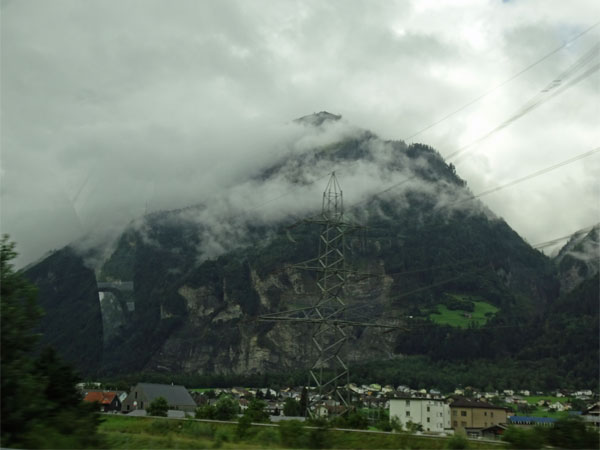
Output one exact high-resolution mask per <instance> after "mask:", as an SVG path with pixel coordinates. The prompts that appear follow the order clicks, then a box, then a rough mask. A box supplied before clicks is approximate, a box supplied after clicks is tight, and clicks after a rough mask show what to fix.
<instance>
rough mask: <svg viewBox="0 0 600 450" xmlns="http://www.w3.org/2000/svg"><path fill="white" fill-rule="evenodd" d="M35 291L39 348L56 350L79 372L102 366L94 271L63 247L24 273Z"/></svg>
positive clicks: (99, 310)
mask: <svg viewBox="0 0 600 450" xmlns="http://www.w3.org/2000/svg"><path fill="white" fill-rule="evenodd" d="M25 276H26V277H27V278H28V279H29V280H30V281H31V282H32V283H33V284H35V285H36V286H37V288H38V303H39V305H40V307H41V308H42V309H43V310H44V312H45V314H44V316H43V317H42V318H41V320H40V325H39V332H40V333H41V342H40V345H41V346H46V345H50V346H52V347H54V348H56V349H58V350H59V352H60V353H61V355H62V356H63V357H64V358H65V359H66V360H67V361H69V362H71V363H73V364H75V365H76V366H77V367H78V369H79V370H81V371H82V372H83V373H93V372H95V371H98V370H99V369H100V368H101V366H102V348H103V344H102V341H103V335H102V333H103V331H102V312H101V309H100V303H99V302H98V290H97V286H96V277H95V275H94V272H93V271H92V270H90V269H89V268H87V267H85V265H84V263H83V259H82V257H81V256H80V255H78V254H76V253H75V252H74V251H73V250H72V249H71V248H69V247H66V248H64V249H62V250H59V251H56V252H54V253H52V254H51V255H50V256H48V257H47V258H45V259H44V260H43V261H41V262H39V263H38V264H35V265H34V266H32V267H30V268H29V269H28V270H26V271H25Z"/></svg>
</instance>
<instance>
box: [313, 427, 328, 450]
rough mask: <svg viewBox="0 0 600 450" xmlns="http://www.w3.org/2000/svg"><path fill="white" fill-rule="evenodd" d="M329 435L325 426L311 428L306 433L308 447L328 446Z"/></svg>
mask: <svg viewBox="0 0 600 450" xmlns="http://www.w3.org/2000/svg"><path fill="white" fill-rule="evenodd" d="M330 447H331V435H330V434H329V430H328V429H327V427H318V428H313V429H312V430H310V432H309V433H308V448H330Z"/></svg>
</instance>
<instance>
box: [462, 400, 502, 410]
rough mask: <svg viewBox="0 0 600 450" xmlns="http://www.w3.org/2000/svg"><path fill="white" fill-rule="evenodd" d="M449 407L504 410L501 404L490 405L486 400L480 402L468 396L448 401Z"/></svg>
mask: <svg viewBox="0 0 600 450" xmlns="http://www.w3.org/2000/svg"><path fill="white" fill-rule="evenodd" d="M450 408H483V409H502V410H506V408H503V407H502V406H496V405H492V404H491V403H488V402H482V401H480V400H471V399H468V398H463V397H461V398H457V399H456V400H454V401H453V402H452V403H450Z"/></svg>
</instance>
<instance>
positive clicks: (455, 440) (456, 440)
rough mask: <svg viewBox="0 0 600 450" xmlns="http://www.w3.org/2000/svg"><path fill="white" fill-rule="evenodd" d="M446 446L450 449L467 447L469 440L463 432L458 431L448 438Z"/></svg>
mask: <svg viewBox="0 0 600 450" xmlns="http://www.w3.org/2000/svg"><path fill="white" fill-rule="evenodd" d="M446 448H450V449H463V448H469V440H468V439H467V437H466V436H465V435H464V434H461V433H458V434H455V435H454V436H452V437H451V438H450V439H448V442H447V443H446Z"/></svg>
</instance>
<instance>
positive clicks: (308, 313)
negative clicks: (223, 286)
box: [259, 172, 370, 415]
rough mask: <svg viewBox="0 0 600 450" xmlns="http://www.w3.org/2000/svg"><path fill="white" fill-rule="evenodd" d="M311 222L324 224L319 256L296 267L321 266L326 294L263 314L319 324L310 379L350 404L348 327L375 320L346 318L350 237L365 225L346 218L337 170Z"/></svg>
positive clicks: (325, 392) (319, 273)
mask: <svg viewBox="0 0 600 450" xmlns="http://www.w3.org/2000/svg"><path fill="white" fill-rule="evenodd" d="M306 222H307V223H314V224H318V225H320V226H321V233H320V235H319V256H318V257H317V258H315V259H311V260H309V261H305V262H304V263H301V264H296V265H294V266H293V267H295V268H298V269H304V270H310V271H315V272H317V287H318V290H319V294H320V295H319V297H318V298H317V299H316V300H314V301H313V303H312V305H310V306H309V307H306V308H298V309H293V310H288V311H282V312H279V313H272V314H265V315H262V316H260V317H259V320H262V321H285V322H300V323H312V324H313V331H312V335H311V341H312V345H313V348H314V349H315V350H316V359H315V360H314V361H313V362H312V365H311V367H310V370H309V385H313V384H314V385H315V387H316V389H317V394H318V397H319V399H326V398H329V397H331V398H333V399H337V400H338V401H339V402H340V405H342V406H343V407H344V409H345V410H347V409H348V406H349V405H348V398H347V393H346V395H344V393H343V392H342V390H341V388H342V387H343V386H346V385H347V384H348V383H349V375H350V371H349V369H348V363H347V361H345V359H344V358H345V355H344V353H343V348H344V345H345V344H346V342H347V341H348V334H347V333H346V330H345V328H347V327H348V326H353V325H361V326H369V325H370V324H363V323H360V322H354V321H348V320H345V310H346V303H345V302H344V299H343V295H344V286H345V284H346V278H347V276H348V274H349V273H353V271H351V270H348V268H347V267H346V258H345V249H346V239H345V237H346V235H347V234H348V233H350V232H352V231H354V230H356V229H357V228H359V227H358V226H356V225H353V224H350V223H347V222H344V203H343V196H342V189H341V188H340V185H339V183H338V181H337V178H336V176H335V172H333V173H332V174H331V177H330V179H329V182H328V183H327V187H326V188H325V191H324V192H323V204H322V208H321V215H320V216H319V217H318V218H317V219H312V220H306ZM313 404H314V402H313ZM310 406H312V405H309V408H308V410H309V411H308V412H309V414H311V415H315V414H317V413H315V412H313V411H311V408H310Z"/></svg>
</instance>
